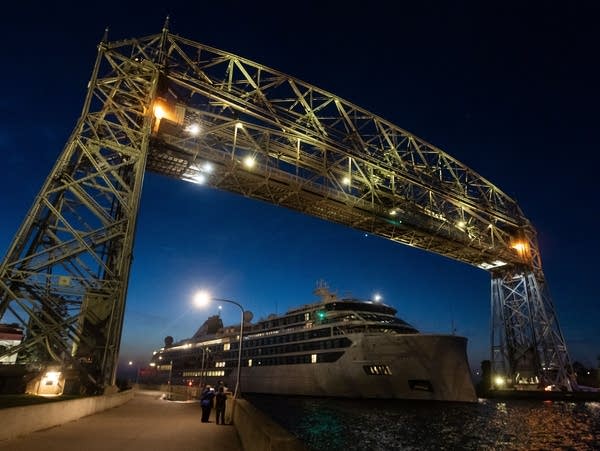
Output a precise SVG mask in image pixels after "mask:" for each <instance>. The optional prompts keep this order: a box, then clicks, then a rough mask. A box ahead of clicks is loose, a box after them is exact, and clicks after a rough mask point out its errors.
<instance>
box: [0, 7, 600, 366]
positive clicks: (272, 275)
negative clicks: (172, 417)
mask: <svg viewBox="0 0 600 451" xmlns="http://www.w3.org/2000/svg"><path fill="white" fill-rule="evenodd" d="M69 3H70V2H69ZM81 3H82V4H80V5H79V6H75V7H73V6H68V7H67V6H61V2H53V3H51V5H52V9H48V6H45V5H48V3H46V2H44V3H32V2H26V1H22V2H10V6H8V7H7V6H3V8H2V19H3V20H2V25H1V27H0V38H1V44H0V61H1V63H0V65H1V67H2V70H1V71H0V82H1V83H0V86H1V87H2V95H1V96H0V156H1V157H2V172H1V176H0V253H1V254H2V255H4V253H5V252H6V250H7V248H8V246H9V244H10V241H11V239H12V237H13V235H14V234H15V233H16V231H17V229H18V227H19V226H20V224H21V222H22V220H23V218H24V215H25V213H26V211H27V209H28V208H29V207H30V206H31V204H32V202H33V200H34V197H35V195H36V194H37V192H38V190H39V189H40V187H41V185H42V183H43V182H44V180H45V178H46V176H47V174H48V173H49V171H50V169H51V166H52V164H53V163H54V161H55V160H56V158H57V156H58V154H59V153H60V151H61V150H62V148H63V146H64V144H65V143H66V140H67V138H68V135H69V134H70V133H71V131H72V129H73V127H74V125H75V123H76V120H77V118H78V116H79V114H80V112H81V108H82V105H83V100H84V96H85V94H86V86H87V82H88V80H89V77H90V74H91V71H92V66H93V62H94V60H95V58H96V46H97V44H98V42H99V41H100V39H101V37H102V34H103V32H104V28H105V27H106V26H109V27H110V33H109V40H117V39H122V38H129V37H135V36H144V35H149V34H154V33H158V32H160V30H161V28H162V25H163V22H164V18H165V16H166V15H167V14H170V16H171V25H170V30H171V32H172V33H175V34H179V35H181V36H185V37H187V38H189V39H192V40H194V41H198V42H201V43H204V44H207V45H210V46H213V47H217V48H220V49H223V50H226V51H229V52H231V53H234V54H237V55H240V56H243V57H245V58H248V59H251V60H254V61H256V62H258V63H261V64H263V65H265V66H269V67H272V68H274V69H277V70H280V71H282V72H285V73H287V74H290V75H293V76H295V77H297V78H300V79H302V80H304V81H306V82H308V83H310V84H313V85H315V86H318V87H320V88H322V89H325V90H327V91H329V92H332V93H334V94H336V95H338V96H340V97H342V98H344V99H346V100H348V101H350V102H352V103H355V104H357V105H360V106H361V107H363V108H365V109H367V110H369V111H371V112H373V113H375V114H377V115H379V116H381V117H383V118H385V119H388V120H390V121H391V122H393V123H395V124H397V125H398V126H400V127H402V128H403V129H405V130H408V131H410V132H412V133H414V134H416V135H417V136H419V137H421V138H423V139H425V140H427V141H428V142H430V143H432V144H434V145H435V146H437V147H439V148H441V149H443V150H444V151H446V152H447V153H449V154H450V155H452V156H453V157H455V158H457V159H458V160H460V161H462V162H463V163H465V164H466V165H468V166H469V167H471V168H473V169H474V170H475V171H477V172H478V173H479V174H481V175H482V176H484V177H486V178H487V179H488V180H490V181H492V182H493V183H494V184H496V185H497V186H499V187H500V188H501V189H502V190H503V191H504V192H506V193H507V194H509V195H510V196H512V197H513V198H514V199H516V200H517V201H518V202H519V204H520V206H521V208H522V209H523V211H524V212H525V215H526V216H527V217H528V218H529V219H530V220H531V221H532V223H533V224H534V226H535V227H536V229H537V230H538V233H539V237H538V238H539V244H540V247H541V252H542V260H543V264H544V268H545V273H546V277H547V279H548V283H549V286H550V290H551V294H552V297H553V299H554V302H555V305H556V309H557V312H558V318H559V321H560V325H561V328H562V331H563V334H564V336H565V338H566V341H567V345H568V347H569V352H570V354H571V358H572V359H573V360H578V361H580V362H582V363H583V364H585V365H588V366H596V364H597V356H600V327H599V326H598V324H599V323H600V305H599V304H600V303H599V301H600V299H599V296H598V280H597V277H598V268H599V265H598V261H599V256H598V254H599V251H600V240H599V238H598V232H597V230H596V229H597V227H598V222H599V219H600V215H599V212H598V208H599V202H598V199H597V193H598V187H597V181H598V169H599V166H600V165H599V163H600V157H599V156H598V152H599V150H598V142H599V140H598V137H597V134H598V133H597V130H598V122H599V120H600V114H599V107H600V103H599V101H600V95H599V94H600V92H599V84H598V83H599V80H600V70H599V62H598V55H599V51H598V50H599V49H598V47H599V45H600V36H599V32H598V30H599V29H600V27H599V26H598V22H599V19H600V14H599V12H600V9H599V7H597V6H595V5H594V2H583V1H579V2H578V1H575V2H568V3H567V2H561V3H558V2H557V3H553V2H524V1H520V2H473V3H462V2H441V1H440V2H423V1H419V2H410V3H418V6H416V5H404V6H402V7H400V6H394V7H391V6H389V5H388V4H392V3H394V4H396V3H397V4H400V3H404V2H391V1H390V2H379V1H369V2H366V1H363V2H348V1H343V2H326V1H319V2H289V4H287V2H285V1H280V2H277V3H272V4H271V3H269V2H239V3H238V2H235V1H228V2H160V3H156V4H155V5H154V4H153V2H150V1H146V2H127V3H126V4H125V2H111V1H108V2H98V3H95V4H97V5H102V6H101V7H98V10H96V11H95V10H94V9H93V8H94V5H95V4H94V3H88V2H81ZM84 3H85V5H83V4H84ZM136 3H137V4H136ZM407 3H408V2H407ZM192 4H193V5H196V6H191V5H192ZM131 5H135V6H131ZM153 5H154V6H153ZM167 5H168V6H167ZM324 5H328V6H324ZM351 5H355V6H351ZM134 258H135V260H134V264H133V267H132V274H131V281H130V285H129V293H128V300H127V307H126V315H125V325H124V332H123V339H122V346H121V360H122V361H126V360H134V361H135V362H136V364H143V363H145V362H147V361H148V360H149V358H150V356H151V354H152V351H153V350H154V349H157V348H159V347H160V346H162V343H163V338H164V337H165V336H166V335H172V336H173V337H174V338H175V339H176V340H179V339H183V338H188V337H190V336H191V335H192V334H193V333H194V332H195V331H196V329H197V328H198V327H199V326H200V325H201V323H202V322H203V321H204V319H205V318H206V317H207V316H208V315H209V314H215V313H216V312H217V307H218V304H216V303H215V304H212V305H211V306H210V307H209V308H206V309H205V310H198V309H197V308H194V307H193V305H192V298H193V294H194V292H195V291H196V290H197V289H200V288H203V289H207V290H209V291H210V292H211V293H212V294H213V296H215V297H221V298H227V299H233V300H236V301H238V302H240V303H242V304H243V305H244V307H245V308H246V309H248V310H251V311H252V312H253V313H254V317H255V319H258V318H260V317H265V316H267V315H268V314H270V313H276V312H277V313H283V312H285V311H286V310H287V309H288V308H290V307H294V306H298V305H301V304H305V303H308V302H311V301H312V300H314V299H315V297H314V296H313V294H312V291H313V289H314V287H315V284H316V282H317V280H319V279H323V280H325V281H326V282H327V283H328V284H329V286H330V287H331V289H333V290H336V291H337V292H338V294H340V295H346V294H351V295H353V296H356V297H359V298H372V297H373V295H374V294H375V293H380V294H381V295H382V296H383V299H384V302H385V303H387V304H390V305H392V306H394V307H395V308H397V309H398V312H399V316H400V317H402V318H403V319H405V320H406V321H408V322H410V323H411V324H413V325H414V326H416V327H417V328H419V329H420V330H421V331H422V332H440V333H450V332H451V331H452V329H453V327H454V328H455V329H456V332H457V333H458V334H460V335H464V336H466V337H467V338H468V339H469V358H470V363H471V366H472V368H478V367H479V364H480V362H481V360H483V359H486V358H489V336H490V328H489V316H490V277H489V275H488V273H486V272H485V271H482V270H479V269H476V268H473V267H470V266H467V265H464V264H461V263H458V262H455V261H452V260H449V259H447V258H445V257H441V256H437V255H434V254H430V253H427V252H424V251H419V250H417V249H413V248H409V247H407V246H403V245H400V244H396V243H393V242H391V241H386V240H383V239H380V238H377V237H373V236H365V235H364V234H363V233H361V232H359V231H355V230H352V229H349V228H346V227H343V226H340V225H336V224H333V223H328V222H325V221H323V220H319V219H316V218H311V217H308V216H304V215H301V214H299V213H296V212H293V211H289V210H285V209H282V208H278V207H274V206H272V205H269V204H266V203H263V202H259V201H255V200H250V199H245V198H243V197H241V196H238V195H234V194H229V193H226V192H221V191H217V190H215V189H211V188H208V187H205V186H199V185H193V184H189V183H186V182H180V181H175V180H172V179H167V178H165V177H162V176H158V175H155V174H148V175H147V176H146V178H145V183H144V192H143V197H142V205H141V210H140V214H139V220H138V232H137V236H136V243H135V254H134ZM222 316H223V319H224V322H225V323H226V324H231V323H234V322H237V321H239V310H237V309H236V308H235V306H231V305H228V304H224V305H223V312H222Z"/></svg>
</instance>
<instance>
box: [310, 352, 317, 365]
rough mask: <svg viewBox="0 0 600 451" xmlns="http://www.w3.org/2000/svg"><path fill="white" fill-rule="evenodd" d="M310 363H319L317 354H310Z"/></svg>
mask: <svg viewBox="0 0 600 451" xmlns="http://www.w3.org/2000/svg"><path fill="white" fill-rule="evenodd" d="M310 363H317V354H311V355H310Z"/></svg>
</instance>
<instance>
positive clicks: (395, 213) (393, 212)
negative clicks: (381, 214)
mask: <svg viewBox="0 0 600 451" xmlns="http://www.w3.org/2000/svg"><path fill="white" fill-rule="evenodd" d="M397 214H398V212H397V211H396V209H395V208H394V209H393V210H390V215H391V216H396V215H397Z"/></svg>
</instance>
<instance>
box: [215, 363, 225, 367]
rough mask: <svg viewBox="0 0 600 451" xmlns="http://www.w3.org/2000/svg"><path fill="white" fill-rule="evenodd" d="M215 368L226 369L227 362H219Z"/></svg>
mask: <svg viewBox="0 0 600 451" xmlns="http://www.w3.org/2000/svg"><path fill="white" fill-rule="evenodd" d="M215 368H225V362H217V363H215Z"/></svg>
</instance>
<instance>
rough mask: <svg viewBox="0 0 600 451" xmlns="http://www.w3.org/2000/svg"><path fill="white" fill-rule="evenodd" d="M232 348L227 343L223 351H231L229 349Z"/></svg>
mask: <svg viewBox="0 0 600 451" xmlns="http://www.w3.org/2000/svg"><path fill="white" fill-rule="evenodd" d="M230 347H231V345H230V344H229V343H225V344H224V345H223V351H229V348H230Z"/></svg>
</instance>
